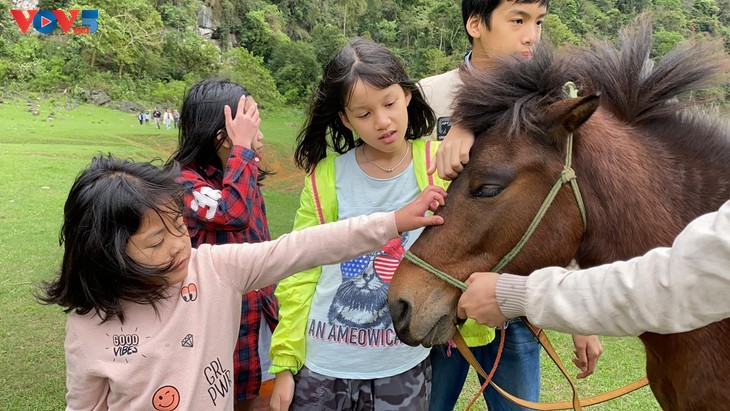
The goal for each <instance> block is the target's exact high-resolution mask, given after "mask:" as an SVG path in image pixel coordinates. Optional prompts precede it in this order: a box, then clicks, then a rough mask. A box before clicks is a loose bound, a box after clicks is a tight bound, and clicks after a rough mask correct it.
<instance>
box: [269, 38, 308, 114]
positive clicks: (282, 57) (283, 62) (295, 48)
mask: <svg viewBox="0 0 730 411" xmlns="http://www.w3.org/2000/svg"><path fill="white" fill-rule="evenodd" d="M268 66H269V68H270V69H271V74H272V76H273V77H274V80H275V81H276V85H277V87H278V89H279V92H280V93H281V94H282V95H283V96H284V99H285V100H286V101H287V102H288V103H301V102H303V101H305V100H306V99H307V98H308V97H309V95H310V94H311V91H312V86H313V84H314V83H315V82H316V81H317V79H318V78H319V76H320V75H321V68H320V66H319V63H317V59H316V57H315V53H314V48H313V47H312V44H311V43H305V42H302V41H287V42H283V43H281V44H279V45H278V46H277V47H276V49H275V50H274V52H273V53H272V55H271V60H270V61H269V63H268Z"/></svg>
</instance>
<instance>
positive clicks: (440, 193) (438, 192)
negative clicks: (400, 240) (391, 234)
mask: <svg viewBox="0 0 730 411" xmlns="http://www.w3.org/2000/svg"><path fill="white" fill-rule="evenodd" d="M445 197H446V191H444V189H443V188H441V187H436V186H428V187H426V188H425V189H424V190H423V191H422V192H421V194H419V195H418V197H417V198H416V199H415V200H413V201H411V202H410V203H409V204H407V205H405V206H403V208H401V209H400V210H397V211H396V212H395V224H396V226H397V227H398V232H399V233H402V232H405V231H410V230H415V229H416V228H421V227H427V226H430V225H441V224H443V223H444V219H443V217H441V216H437V215H429V216H427V215H425V214H426V211H428V210H431V211H436V209H437V208H438V206H439V205H444V198H445Z"/></svg>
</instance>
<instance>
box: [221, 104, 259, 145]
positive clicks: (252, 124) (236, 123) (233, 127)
mask: <svg viewBox="0 0 730 411" xmlns="http://www.w3.org/2000/svg"><path fill="white" fill-rule="evenodd" d="M245 106H247V107H246V108H245V111H244V107H245ZM223 114H224V115H225V117H226V132H227V133H228V137H229V138H230V139H231V142H232V143H233V144H234V145H237V146H243V147H245V148H249V149H250V148H251V145H252V143H253V142H254V140H255V139H256V136H257V135H258V134H259V125H260V124H261V118H260V117H259V108H258V105H257V104H256V102H255V101H254V99H253V97H251V96H241V99H240V100H239V101H238V109H237V110H236V116H235V117H231V107H230V106H228V105H226V106H225V107H223Z"/></svg>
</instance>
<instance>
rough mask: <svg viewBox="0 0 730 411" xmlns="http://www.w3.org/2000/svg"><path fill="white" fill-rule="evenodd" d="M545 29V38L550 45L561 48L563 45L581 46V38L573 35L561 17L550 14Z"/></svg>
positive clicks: (546, 18) (546, 19)
mask: <svg viewBox="0 0 730 411" xmlns="http://www.w3.org/2000/svg"><path fill="white" fill-rule="evenodd" d="M543 24H544V27H545V31H544V33H545V34H544V36H545V39H546V40H548V41H549V42H550V43H552V44H554V45H556V46H560V45H563V44H580V38H579V37H578V36H576V35H575V34H573V32H572V31H570V29H569V28H568V26H566V25H565V24H564V23H563V22H562V21H561V20H560V17H559V16H558V15H556V14H548V15H547V17H545V22H544V23H543Z"/></svg>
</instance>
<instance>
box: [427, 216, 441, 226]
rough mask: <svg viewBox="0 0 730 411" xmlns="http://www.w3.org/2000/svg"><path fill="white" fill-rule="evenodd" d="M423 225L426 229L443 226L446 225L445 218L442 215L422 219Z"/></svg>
mask: <svg viewBox="0 0 730 411" xmlns="http://www.w3.org/2000/svg"><path fill="white" fill-rule="evenodd" d="M422 218H423V220H422V223H423V226H424V227H428V226H432V225H441V224H443V223H444V218H443V217H441V216H440V215H432V216H425V217H422Z"/></svg>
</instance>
